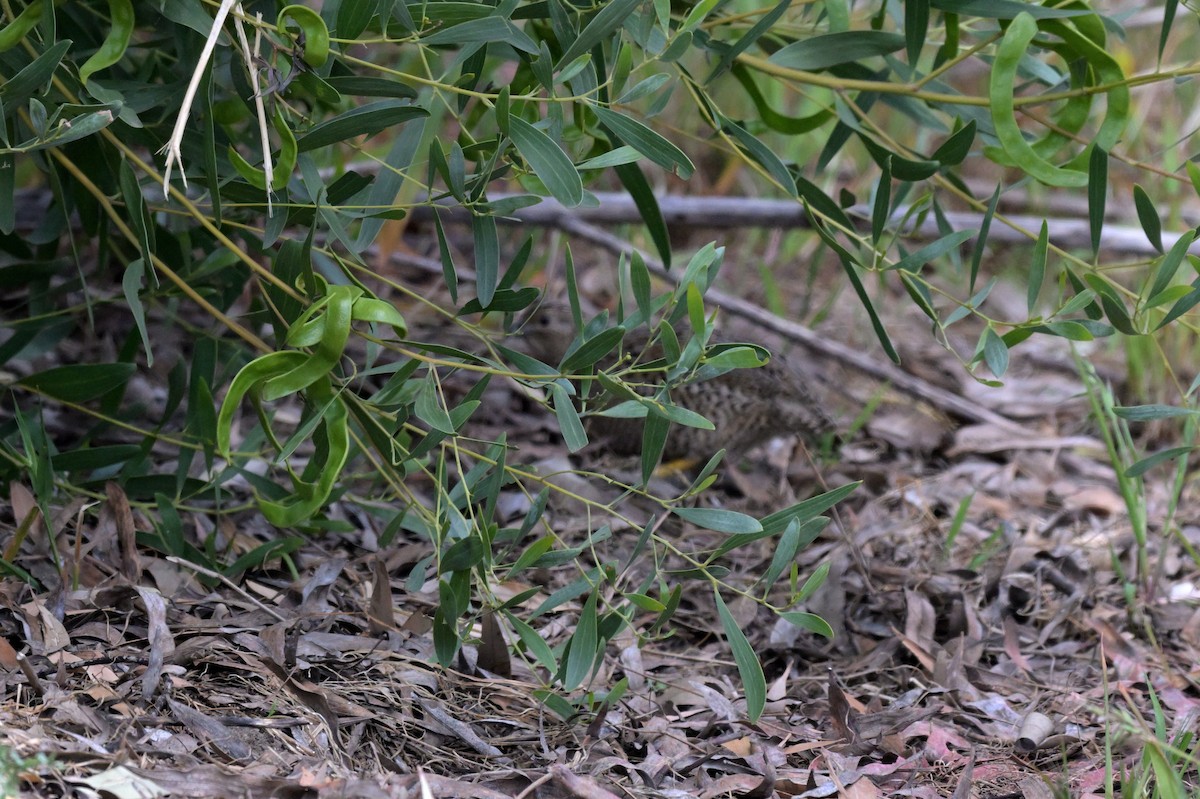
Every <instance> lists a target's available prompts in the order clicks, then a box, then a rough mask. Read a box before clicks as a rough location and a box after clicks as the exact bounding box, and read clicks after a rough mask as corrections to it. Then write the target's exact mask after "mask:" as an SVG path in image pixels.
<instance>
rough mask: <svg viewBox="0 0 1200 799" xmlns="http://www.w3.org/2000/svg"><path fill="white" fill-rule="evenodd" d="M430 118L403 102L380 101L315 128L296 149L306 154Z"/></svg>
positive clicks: (351, 110)
mask: <svg viewBox="0 0 1200 799" xmlns="http://www.w3.org/2000/svg"><path fill="white" fill-rule="evenodd" d="M427 116H429V112H428V111H426V110H425V109H424V108H418V107H417V106H414V105H408V104H405V103H402V102H401V101H399V100H379V101H377V102H374V103H367V104H366V105H364V106H359V107H358V108H352V109H350V110H349V111H346V112H344V113H341V114H339V115H337V116H336V117H334V118H333V119H329V120H326V121H324V122H321V123H320V124H317V125H313V126H312V127H311V128H309V129H308V132H307V133H305V134H304V135H303V136H301V137H299V138H298V139H297V140H296V148H297V150H298V151H299V152H302V153H305V152H308V151H309V150H316V149H318V148H321V147H328V146H329V145H331V144H338V143H339V142H343V141H346V140H347V139H353V138H356V137H358V136H374V135H375V134H376V133H379V132H381V131H383V130H386V129H388V128H392V127H395V126H397V125H401V124H403V123H405V122H408V121H409V120H410V119H418V118H422V117H427Z"/></svg>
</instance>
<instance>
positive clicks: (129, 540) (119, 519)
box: [104, 480, 142, 583]
mask: <svg viewBox="0 0 1200 799" xmlns="http://www.w3.org/2000/svg"><path fill="white" fill-rule="evenodd" d="M104 493H105V494H106V495H107V496H108V507H109V510H110V511H111V512H112V515H113V521H114V522H115V523H116V526H117V545H118V547H119V549H120V552H121V574H123V575H125V579H127V580H129V582H131V583H136V582H137V581H138V577H139V576H140V575H141V571H142V569H141V564H140V562H139V560H138V550H137V529H136V527H135V526H134V523H133V510H132V509H131V508H130V507H129V497H128V496H126V495H125V490H124V489H122V488H121V487H120V486H119V485H117V484H116V483H114V482H112V481H111V480H110V481H108V482H107V483H105V484H104Z"/></svg>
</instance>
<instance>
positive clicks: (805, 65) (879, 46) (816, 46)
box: [770, 30, 905, 72]
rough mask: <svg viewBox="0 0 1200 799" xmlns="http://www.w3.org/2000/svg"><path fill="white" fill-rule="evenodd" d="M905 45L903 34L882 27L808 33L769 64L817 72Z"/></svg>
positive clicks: (882, 53)
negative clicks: (888, 31)
mask: <svg viewBox="0 0 1200 799" xmlns="http://www.w3.org/2000/svg"><path fill="white" fill-rule="evenodd" d="M904 46H905V40H904V37H903V36H901V35H900V34H898V33H886V32H884V31H863V30H856V31H843V32H841V33H826V34H824V35H821V36H810V37H808V38H806V39H804V40H802V41H798V42H793V43H792V44H789V45H788V46H787V47H784V48H783V49H781V50H779V51H777V52H776V53H775V54H774V55H772V56H771V58H770V61H771V63H772V64H775V65H776V66H780V67H786V68H788V69H801V70H806V71H808V72H816V71H818V70H822V69H828V68H830V67H835V66H838V65H839V64H848V63H850V62H852V61H858V60H859V59H863V58H873V57H876V56H884V55H889V54H891V53H894V52H896V51H897V50H899V49H901V48H903V47H904Z"/></svg>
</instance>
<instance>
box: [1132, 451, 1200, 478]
mask: <svg viewBox="0 0 1200 799" xmlns="http://www.w3.org/2000/svg"><path fill="white" fill-rule="evenodd" d="M1195 449H1196V448H1195V447H1171V448H1170V449H1164V450H1162V451H1161V452H1156V453H1154V454H1153V455H1147V456H1146V457H1145V458H1142V459H1141V460H1140V461H1138V462H1137V463H1133V464H1130V466H1129V468H1128V469H1126V470H1125V476H1126V477H1141V476H1142V475H1144V474H1145V473H1146V472H1148V471H1150V470H1151V469H1153V468H1154V467H1155V466H1158V465H1159V464H1160V463H1165V462H1167V461H1171V460H1175V459H1176V458H1181V457H1185V456H1187V455H1190V454H1192V452H1194V451H1195Z"/></svg>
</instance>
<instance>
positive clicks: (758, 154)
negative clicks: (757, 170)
mask: <svg viewBox="0 0 1200 799" xmlns="http://www.w3.org/2000/svg"><path fill="white" fill-rule="evenodd" d="M720 119H721V129H722V130H724V131H725V132H726V133H729V134H732V136H733V138H734V141H735V142H736V143H737V144H738V148H739V149H740V150H742V151H744V152H745V153H746V154H747V155H749V156H750V158H752V159H753V160H754V161H756V162H757V163H758V165H759V166H761V167H762V168H763V169H765V170H767V174H768V175H770V176H771V177H772V178H773V179H774V180H775V182H776V183H778V184H779V186H780V188H782V189H783V190H784V191H786V192H787V193H788V194H790V195H791V196H793V197H797V196H799V195H798V194H797V192H796V179H795V178H793V177H792V173H791V172H789V171H788V168H787V167H786V166H784V165H783V162H782V161H780V160H779V156H777V155H775V153H773V152H771V150H770V148H768V147H767V146H766V145H765V144H763V143H762V142H760V141H759V140H758V139H756V138H754V136H752V135H751V134H750V132H749V131H748V130H746V129H745V128H743V127H742V126H741V125H738V124H736V123H734V122H732V121H730V120H729V119H726V118H725V117H721V118H720Z"/></svg>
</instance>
